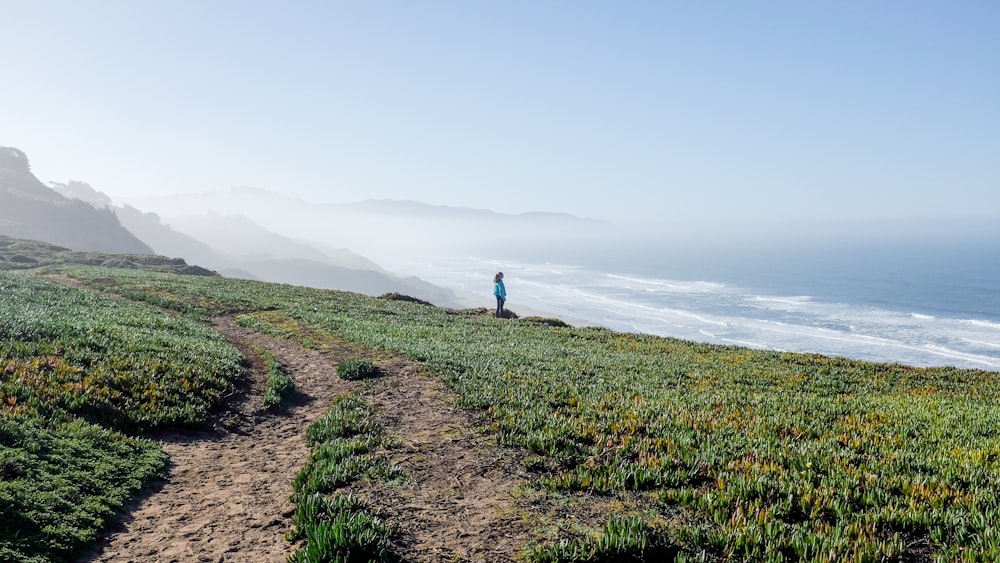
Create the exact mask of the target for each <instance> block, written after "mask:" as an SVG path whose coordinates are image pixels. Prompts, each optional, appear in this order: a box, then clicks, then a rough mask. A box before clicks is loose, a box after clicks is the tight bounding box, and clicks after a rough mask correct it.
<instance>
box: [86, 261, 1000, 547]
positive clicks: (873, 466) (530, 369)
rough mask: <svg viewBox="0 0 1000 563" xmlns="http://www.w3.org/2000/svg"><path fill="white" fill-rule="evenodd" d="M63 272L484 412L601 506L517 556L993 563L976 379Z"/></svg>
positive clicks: (999, 481)
mask: <svg viewBox="0 0 1000 563" xmlns="http://www.w3.org/2000/svg"><path fill="white" fill-rule="evenodd" d="M67 272H68V273H69V274H70V275H72V276H74V277H77V278H79V279H82V280H84V281H85V282H86V283H87V284H90V285H92V286H93V287H95V288H100V289H102V290H106V291H109V292H114V293H118V294H119V295H122V296H127V297H128V298H129V299H139V300H145V301H148V302H150V303H155V304H156V305H157V306H161V307H163V306H166V307H170V308H171V309H173V310H177V311H184V312H186V313H187V314H188V315H191V316H192V317H193V318H207V317H208V316H209V315H211V314H213V313H218V312H229V313H240V314H241V315H242V317H241V318H242V319H243V322H245V323H250V324H254V325H255V326H256V327H257V329H258V330H265V331H271V332H272V333H273V334H278V335H283V336H284V337H286V338H298V339H301V340H302V341H303V342H304V343H308V340H309V334H306V333H305V332H302V331H297V330H296V328H295V327H296V326H305V327H308V329H309V331H311V332H315V333H327V334H331V335H336V336H338V337H340V338H344V339H346V340H348V341H351V342H354V343H356V344H359V345H363V346H367V347H371V348H373V349H381V350H386V351H388V352H392V353H399V354H404V355H406V356H409V357H411V358H413V359H415V360H417V361H419V362H421V363H423V364H424V365H425V366H426V367H427V368H428V369H431V370H433V371H434V372H436V373H438V374H440V376H441V377H443V378H445V380H446V381H447V382H448V383H449V384H450V385H451V387H452V388H453V389H454V390H455V391H456V392H458V393H459V395H460V397H461V399H460V401H461V405H462V406H463V407H465V408H468V409H473V410H476V411H478V412H480V413H481V414H483V416H484V417H485V420H487V421H488V428H486V431H488V432H490V433H492V435H494V436H495V437H496V440H497V442H498V443H499V444H501V445H504V446H509V447H513V448H521V449H523V450H524V451H526V452H528V453H527V456H528V457H527V458H526V461H525V467H526V468H527V469H529V470H530V471H531V474H532V479H531V483H530V485H529V486H530V488H532V489H533V491H534V492H535V493H536V494H550V495H563V496H564V497H565V498H566V499H567V503H569V504H572V503H574V502H577V503H578V502H585V499H586V498H587V495H592V496H593V497H594V498H600V499H602V501H604V502H603V504H604V505H605V506H610V507H614V508H613V509H612V510H610V511H609V513H608V515H607V520H606V522H607V525H606V526H605V527H603V528H597V529H593V530H586V531H578V532H576V533H574V534H571V535H569V536H565V535H564V536H563V537H559V538H553V537H539V538H525V542H526V544H525V550H526V551H525V557H527V558H530V559H532V560H536V561H586V560H599V559H601V558H607V557H632V558H634V559H640V560H641V559H643V558H655V557H660V556H662V555H664V554H667V555H674V556H676V557H677V558H678V559H699V558H705V559H710V560H711V559H727V558H733V559H742V560H747V561H758V560H775V561H776V560H781V559H786V560H787V559H793V560H797V559H803V560H813V561H822V560H831V561H832V560H837V561H868V560H912V559H917V560H920V559H932V560H933V559H939V560H948V561H950V560H973V561H975V560H981V561H988V560H994V559H996V558H997V557H998V556H1000V533H998V528H997V524H996V522H997V521H998V516H1000V511H998V508H1000V501H998V500H997V499H996V498H995V495H994V494H993V492H994V491H995V490H996V489H997V487H998V485H1000V465H998V464H1000V424H998V423H1000V409H998V403H997V398H996V397H998V396H1000V395H998V391H1000V389H998V387H1000V383H998V382H997V379H996V374H995V373H992V372H986V371H977V370H960V369H953V368H910V367H906V366H901V365H895V364H881V363H870V362H861V361H852V360H845V359H840V358H831V357H826V356H819V355H809V354H793V353H778V352H770V351H760V350H751V349H746V348H740V347H725V346H714V345H708V344H698V343H692V342H686V341H680V340H674V339H669V338H659V337H652V336H643V335H636V334H624V333H616V332H612V331H608V330H602V329H596V328H571V327H553V326H549V324H547V323H541V322H534V321H530V322H526V321H518V320H509V321H508V320H498V319H493V318H490V317H489V316H487V315H485V314H482V313H480V312H477V311H459V310H449V309H443V308H437V307H431V306H427V305H423V304H415V303H408V302H405V301H400V300H388V299H377V298H370V297H365V296H361V295H357V294H352V293H345V292H336V291H321V290H313V289H308V288H302V287H294V286H284V285H273V284H263V283H257V282H249V281H238V280H226V279H221V278H209V277H205V278H188V277H185V278H181V277H178V276H174V275H169V274H157V273H149V272H135V271H126V270H108V269H99V268H75V269H71V270H68V271H67ZM581 493H585V494H584V495H582V496H581ZM581 499H584V500H581ZM609 500H610V501H611V502H607V501H609ZM542 536H544V534H542Z"/></svg>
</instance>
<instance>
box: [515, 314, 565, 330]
mask: <svg viewBox="0 0 1000 563" xmlns="http://www.w3.org/2000/svg"><path fill="white" fill-rule="evenodd" d="M521 322H523V323H535V324H540V325H545V326H551V327H557V328H568V327H569V325H568V324H566V323H565V322H563V321H561V320H559V319H552V318H546V317H537V316H528V317H522V318H521Z"/></svg>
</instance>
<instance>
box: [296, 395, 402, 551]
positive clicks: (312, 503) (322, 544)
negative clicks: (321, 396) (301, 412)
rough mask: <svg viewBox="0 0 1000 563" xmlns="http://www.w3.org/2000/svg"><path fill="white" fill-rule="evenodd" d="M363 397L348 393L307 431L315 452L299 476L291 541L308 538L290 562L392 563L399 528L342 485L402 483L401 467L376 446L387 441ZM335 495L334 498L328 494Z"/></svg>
mask: <svg viewBox="0 0 1000 563" xmlns="http://www.w3.org/2000/svg"><path fill="white" fill-rule="evenodd" d="M373 414H374V413H373V412H372V411H371V409H370V408H369V407H368V405H367V404H365V402H364V400H363V399H362V397H361V395H359V394H352V395H345V396H343V397H341V398H340V399H338V400H337V401H335V402H334V403H333V405H332V406H331V407H330V410H329V411H328V412H327V414H326V415H325V416H324V417H323V418H321V419H320V420H318V421H316V422H315V423H313V424H312V425H311V426H310V427H309V429H308V431H307V433H308V438H309V439H308V441H309V446H310V447H311V448H312V453H311V454H310V455H309V461H308V462H307V463H306V466H305V467H304V468H303V469H302V471H300V472H299V474H298V475H297V476H296V477H295V481H294V483H293V487H294V490H295V495H294V500H295V503H296V512H295V519H294V524H295V528H294V529H293V530H292V531H291V532H289V534H288V539H289V540H290V541H296V540H303V539H304V540H305V542H306V543H305V546H304V547H303V548H302V549H300V550H298V551H296V552H295V553H294V554H293V555H292V556H291V557H290V558H289V561H301V562H310V563H312V562H322V561H343V562H345V563H347V562H353V561H358V562H367V561H390V560H392V559H393V557H392V555H391V552H390V545H391V541H390V540H391V537H392V534H393V529H392V527H391V526H389V525H388V524H387V523H386V522H385V521H384V520H383V519H382V518H380V517H378V516H377V515H375V514H374V513H373V511H372V510H371V509H370V508H369V507H368V506H367V504H366V503H364V502H363V501H361V500H360V499H358V498H356V497H354V496H353V495H350V494H343V493H340V492H337V489H338V488H341V487H343V486H345V485H348V484H350V483H352V482H354V481H356V480H358V479H376V480H381V481H397V480H400V479H402V478H403V476H402V473H401V472H400V470H399V468H398V467H394V466H391V465H389V464H388V463H387V462H386V460H385V458H384V457H383V456H381V455H379V454H377V453H375V450H376V449H377V448H379V447H382V446H384V445H385V444H386V441H387V437H386V436H385V434H384V432H383V431H382V429H381V428H380V427H379V426H378V425H376V424H375V423H374V422H372V415H373ZM326 494H332V496H324V495H326Z"/></svg>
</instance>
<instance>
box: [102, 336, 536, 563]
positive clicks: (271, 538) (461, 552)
mask: <svg viewBox="0 0 1000 563" xmlns="http://www.w3.org/2000/svg"><path fill="white" fill-rule="evenodd" d="M213 327H214V328H215V329H216V330H218V331H219V332H221V333H222V334H224V335H225V336H226V337H227V338H228V339H229V340H230V341H231V342H233V343H234V344H236V345H237V346H239V347H240V348H241V350H243V352H244V354H245V355H246V356H247V357H248V358H251V359H252V360H253V364H254V365H253V366H252V368H251V370H250V371H251V374H252V375H251V381H250V388H249V389H248V390H247V392H246V394H245V396H244V397H242V398H240V399H239V400H238V401H237V402H236V411H235V415H234V416H236V417H237V418H238V419H239V420H237V421H236V424H235V427H236V430H235V431H228V430H217V431H206V432H189V433H183V434H181V433H177V432H173V433H171V434H169V435H162V436H154V438H155V439H158V440H160V441H161V442H162V443H163V447H164V449H165V450H166V452H167V453H168V454H169V455H170V460H171V468H170V472H169V475H168V477H167V478H166V480H165V481H164V482H163V483H162V484H161V485H160V486H159V487H158V488H156V489H155V490H153V491H152V492H150V493H149V494H147V496H146V497H144V498H143V499H140V500H139V501H137V502H136V503H135V505H134V506H132V507H130V508H131V510H130V511H129V513H128V514H127V516H125V517H124V519H123V521H122V522H121V524H120V525H118V526H117V527H115V528H114V529H112V530H111V531H110V533H109V534H108V535H107V537H106V538H104V539H103V540H102V541H101V542H100V543H99V544H98V545H97V546H96V547H95V549H94V550H93V551H92V552H91V553H89V554H88V555H86V556H85V557H84V558H83V559H82V561H85V562H110V561H115V562H118V561H136V562H139V561H143V562H145V561H163V562H172V561H176V562H187V561H220V562H222V561H225V562H236V561H285V559H286V557H287V556H288V554H289V553H291V552H292V551H293V546H292V545H290V544H289V543H288V542H287V541H286V540H285V539H284V534H285V533H286V532H287V531H288V530H289V529H290V528H291V516H292V514H293V512H294V507H293V505H292V502H291V499H290V496H291V494H292V487H291V483H292V480H293V478H294V476H295V474H296V473H297V472H298V471H299V470H300V469H301V468H302V466H303V465H304V463H305V461H306V459H307V456H308V451H307V448H306V442H305V429H306V427H307V426H308V425H309V424H310V423H311V422H312V421H314V420H316V419H317V418H319V417H320V416H322V415H323V414H324V413H325V412H326V410H327V408H328V407H329V405H330V402H331V401H332V400H333V399H334V398H335V397H337V396H338V395H341V394H343V393H347V392H350V391H353V390H359V389H367V390H366V392H365V398H366V400H367V401H368V402H369V403H370V404H372V405H374V406H375V407H376V409H378V411H379V413H380V414H379V421H380V423H382V425H383V426H384V428H385V430H386V431H387V432H388V433H390V434H392V435H394V436H397V437H398V438H399V439H398V442H399V443H400V444H401V446H400V447H398V448H394V449H392V450H388V451H386V452H384V453H385V455H387V456H388V457H389V458H390V461H391V462H393V463H396V464H397V465H399V466H400V467H401V468H402V469H403V470H404V471H405V472H406V474H407V475H409V476H410V477H411V482H410V483H408V484H406V485H402V486H394V487H387V486H380V485H378V484H372V483H366V484H356V485H355V486H353V487H352V488H353V489H354V491H355V492H356V493H358V494H360V495H362V496H364V497H366V498H368V499H369V502H370V504H371V506H372V507H373V508H375V509H376V510H377V511H379V512H380V513H382V514H383V515H385V516H387V517H388V518H389V519H390V521H391V522H393V523H394V524H395V525H396V526H397V529H398V530H399V532H398V534H397V536H396V543H395V545H394V551H395V552H396V554H397V555H399V556H400V558H401V559H402V560H404V561H452V562H461V561H490V562H502V561H511V560H513V558H514V555H515V553H516V551H517V550H518V549H519V548H520V544H519V543H518V541H517V540H516V538H518V537H522V538H523V537H524V533H525V530H523V529H522V528H523V525H522V524H519V523H518V520H517V519H516V518H514V517H513V516H512V514H513V513H514V512H515V511H514V510H513V509H512V508H511V507H512V504H513V500H512V494H513V493H514V491H515V490H516V489H517V487H518V486H519V484H520V480H519V479H518V478H517V477H516V476H515V475H516V471H515V470H514V467H515V465H514V464H515V463H516V462H515V461H514V460H512V459H511V454H510V453H503V452H502V451H501V450H499V449H498V448H495V447H493V446H491V445H490V444H491V442H490V441H489V440H488V439H487V438H485V437H483V436H482V435H479V434H476V433H475V432H473V431H472V430H471V428H472V426H473V425H474V424H475V420H474V419H473V418H471V415H469V414H468V413H465V412H463V411H460V410H458V409H456V408H454V407H452V406H450V405H451V401H452V400H453V397H452V395H453V394H452V393H451V392H450V391H448V390H447V389H446V388H445V387H444V385H443V384H442V383H441V382H440V381H439V380H437V379H435V378H432V377H430V376H427V375H424V374H422V373H420V371H419V369H418V367H417V366H416V365H415V364H414V363H412V362H410V361H407V360H402V359H393V360H388V361H385V362H381V363H380V368H381V371H382V373H383V377H381V378H380V379H378V380H375V382H374V383H371V384H368V386H367V388H366V386H365V384H364V383H362V382H348V381H344V380H341V379H340V378H339V377H337V375H336V369H337V365H338V364H339V362H340V361H342V360H344V359H346V358H348V357H352V356H357V355H358V353H357V351H354V350H352V349H351V348H349V347H348V346H346V345H343V344H341V343H338V342H336V341H332V340H324V342H323V346H322V347H321V349H320V350H311V349H306V348H303V347H301V346H300V345H298V344H297V343H293V342H290V341H285V340H280V339H276V338H272V337H269V336H266V335H262V334H259V333H256V332H253V331H251V330H248V329H245V328H243V327H240V326H238V325H236V324H235V323H234V322H233V321H232V320H231V319H228V318H220V319H216V320H215V321H213ZM248 343H253V344H256V345H258V346H262V347H264V348H265V349H267V350H268V351H270V352H271V353H272V354H273V355H274V356H275V357H277V358H278V360H279V361H280V362H281V363H282V364H284V365H285V367H286V369H287V371H288V373H289V375H290V376H291V377H292V379H293V381H294V382H295V387H296V392H297V393H296V395H297V396H296V397H294V398H293V400H292V401H291V404H290V405H289V406H288V407H286V408H285V410H283V411H281V412H279V413H268V412H262V411H261V410H260V395H261V392H262V387H263V379H264V373H263V371H264V370H263V366H262V360H261V359H260V358H259V357H257V356H256V354H253V353H251V352H248V347H247V344H248ZM230 422H232V421H230ZM230 426H232V424H230Z"/></svg>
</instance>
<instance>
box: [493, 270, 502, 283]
mask: <svg viewBox="0 0 1000 563" xmlns="http://www.w3.org/2000/svg"><path fill="white" fill-rule="evenodd" d="M502 279H503V272H497V275H495V276H493V283H497V282H498V281H500V280H502Z"/></svg>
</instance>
